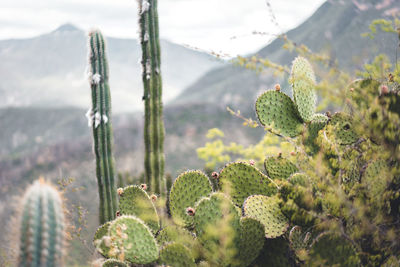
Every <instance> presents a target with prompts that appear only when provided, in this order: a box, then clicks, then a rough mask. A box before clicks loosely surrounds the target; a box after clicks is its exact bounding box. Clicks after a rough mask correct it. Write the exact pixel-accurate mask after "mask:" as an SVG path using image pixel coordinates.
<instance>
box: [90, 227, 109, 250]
mask: <svg viewBox="0 0 400 267" xmlns="http://www.w3.org/2000/svg"><path fill="white" fill-rule="evenodd" d="M110 224H111V223H110V222H106V223H105V224H103V225H102V226H100V227H99V228H97V231H96V233H95V234H94V238H93V245H94V247H95V248H96V249H97V251H98V252H99V253H100V254H101V255H103V256H104V257H108V252H109V250H110V248H109V247H107V246H106V245H105V243H104V239H103V237H105V236H107V235H108V229H109V228H110Z"/></svg>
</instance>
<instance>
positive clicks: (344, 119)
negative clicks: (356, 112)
mask: <svg viewBox="0 0 400 267" xmlns="http://www.w3.org/2000/svg"><path fill="white" fill-rule="evenodd" d="M329 124H330V125H332V127H333V133H332V134H333V136H334V137H335V140H336V142H337V143H338V144H340V145H350V144H353V143H355V142H356V141H357V140H358V137H357V134H356V133H355V132H354V129H353V120H352V119H351V117H350V115H348V114H345V113H342V112H337V113H335V114H334V115H333V116H332V118H331V120H330V122H329Z"/></svg>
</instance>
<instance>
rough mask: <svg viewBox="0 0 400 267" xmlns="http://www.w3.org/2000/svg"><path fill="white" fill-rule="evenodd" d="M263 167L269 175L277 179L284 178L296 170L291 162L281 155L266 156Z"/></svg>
mask: <svg viewBox="0 0 400 267" xmlns="http://www.w3.org/2000/svg"><path fill="white" fill-rule="evenodd" d="M264 167H265V171H266V172H267V175H268V176H269V177H271V178H272V179H278V180H286V179H287V178H289V176H290V175H292V174H293V173H295V172H297V171H298V169H297V167H296V166H295V165H294V164H293V163H291V162H290V161H289V160H288V159H286V158H283V157H282V156H281V155H279V156H276V157H267V158H266V159H265V161H264Z"/></svg>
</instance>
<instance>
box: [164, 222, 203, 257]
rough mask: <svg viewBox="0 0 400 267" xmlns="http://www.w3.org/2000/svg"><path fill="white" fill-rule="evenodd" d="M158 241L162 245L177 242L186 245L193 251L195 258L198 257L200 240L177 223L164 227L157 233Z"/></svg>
mask: <svg viewBox="0 0 400 267" xmlns="http://www.w3.org/2000/svg"><path fill="white" fill-rule="evenodd" d="M157 242H158V244H159V245H160V246H164V245H166V244H168V243H171V242H175V243H179V244H182V245H184V246H185V247H187V248H188V249H189V250H190V252H191V253H192V257H193V258H194V259H196V258H198V256H199V255H198V249H197V248H198V246H199V244H198V242H197V239H196V238H195V237H194V235H193V234H192V233H191V232H189V231H188V230H186V229H185V228H181V227H178V226H176V225H169V226H167V227H165V228H163V229H162V230H161V231H160V232H159V233H158V235H157Z"/></svg>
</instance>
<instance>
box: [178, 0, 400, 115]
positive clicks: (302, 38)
mask: <svg viewBox="0 0 400 267" xmlns="http://www.w3.org/2000/svg"><path fill="white" fill-rule="evenodd" d="M380 2H382V1H375V0H364V1H355V0H348V1H347V0H346V1H342V0H330V1H327V2H325V3H324V4H323V5H322V6H321V7H320V8H319V9H318V10H317V11H316V12H315V13H314V14H313V15H312V16H311V17H310V18H309V19H307V20H306V21H305V22H304V23H302V24H301V25H300V26H298V27H297V28H295V29H293V30H290V31H289V32H287V36H288V38H289V39H291V40H293V41H294V42H295V43H297V44H305V45H306V46H308V47H309V48H310V49H311V50H312V51H315V52H321V51H323V52H325V53H327V54H329V55H330V56H331V58H332V60H335V61H337V62H338V63H339V66H341V67H342V68H344V69H353V70H354V69H357V68H361V66H362V65H363V64H365V63H367V60H371V59H373V58H374V56H375V55H377V54H380V53H386V54H387V55H389V56H391V57H392V58H395V55H396V47H397V41H396V37H395V36H392V37H390V36H388V35H387V34H379V35H378V37H377V38H375V39H373V40H371V39H369V38H366V37H362V36H361V34H362V33H365V32H368V31H369V29H368V26H369V25H370V23H371V22H372V21H373V20H374V19H377V18H388V19H389V18H391V17H390V15H391V14H392V12H397V13H398V12H400V0H387V1H383V2H384V3H382V4H380ZM282 45H283V41H282V40H281V39H276V40H275V41H273V42H272V43H271V44H269V45H268V46H266V47H264V48H263V49H261V50H260V51H258V52H257V53H255V54H256V55H257V56H259V57H265V58H268V59H269V60H271V61H272V62H277V63H280V64H284V65H290V62H291V61H292V60H293V59H294V57H295V56H296V55H295V54H294V53H290V52H288V51H287V50H284V49H283V48H282ZM286 80H287V79H286V78H285V79H284V80H277V78H276V77H274V76H273V75H272V72H266V73H262V74H259V75H258V74H256V73H255V72H253V71H250V70H244V69H243V68H241V67H235V66H224V67H220V68H218V69H217V70H212V71H210V72H208V73H207V74H205V75H204V76H203V77H202V78H200V79H199V80H198V81H197V82H196V83H194V84H193V85H191V86H190V87H188V88H187V89H186V90H185V91H183V92H182V94H180V95H179V96H178V97H176V99H175V100H174V101H173V103H204V104H205V103H208V104H211V103H212V104H213V105H219V106H226V105H231V106H232V107H234V108H237V109H240V110H242V111H247V112H250V113H251V114H253V112H252V110H253V106H252V105H253V100H255V98H256V96H257V95H258V94H259V93H260V92H262V91H264V90H266V89H268V88H272V87H273V85H274V84H276V83H277V82H280V83H281V84H282V85H284V88H283V90H286V89H287V82H286ZM285 85H286V86H285ZM285 87H286V88H285ZM249 100H250V101H249Z"/></svg>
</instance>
